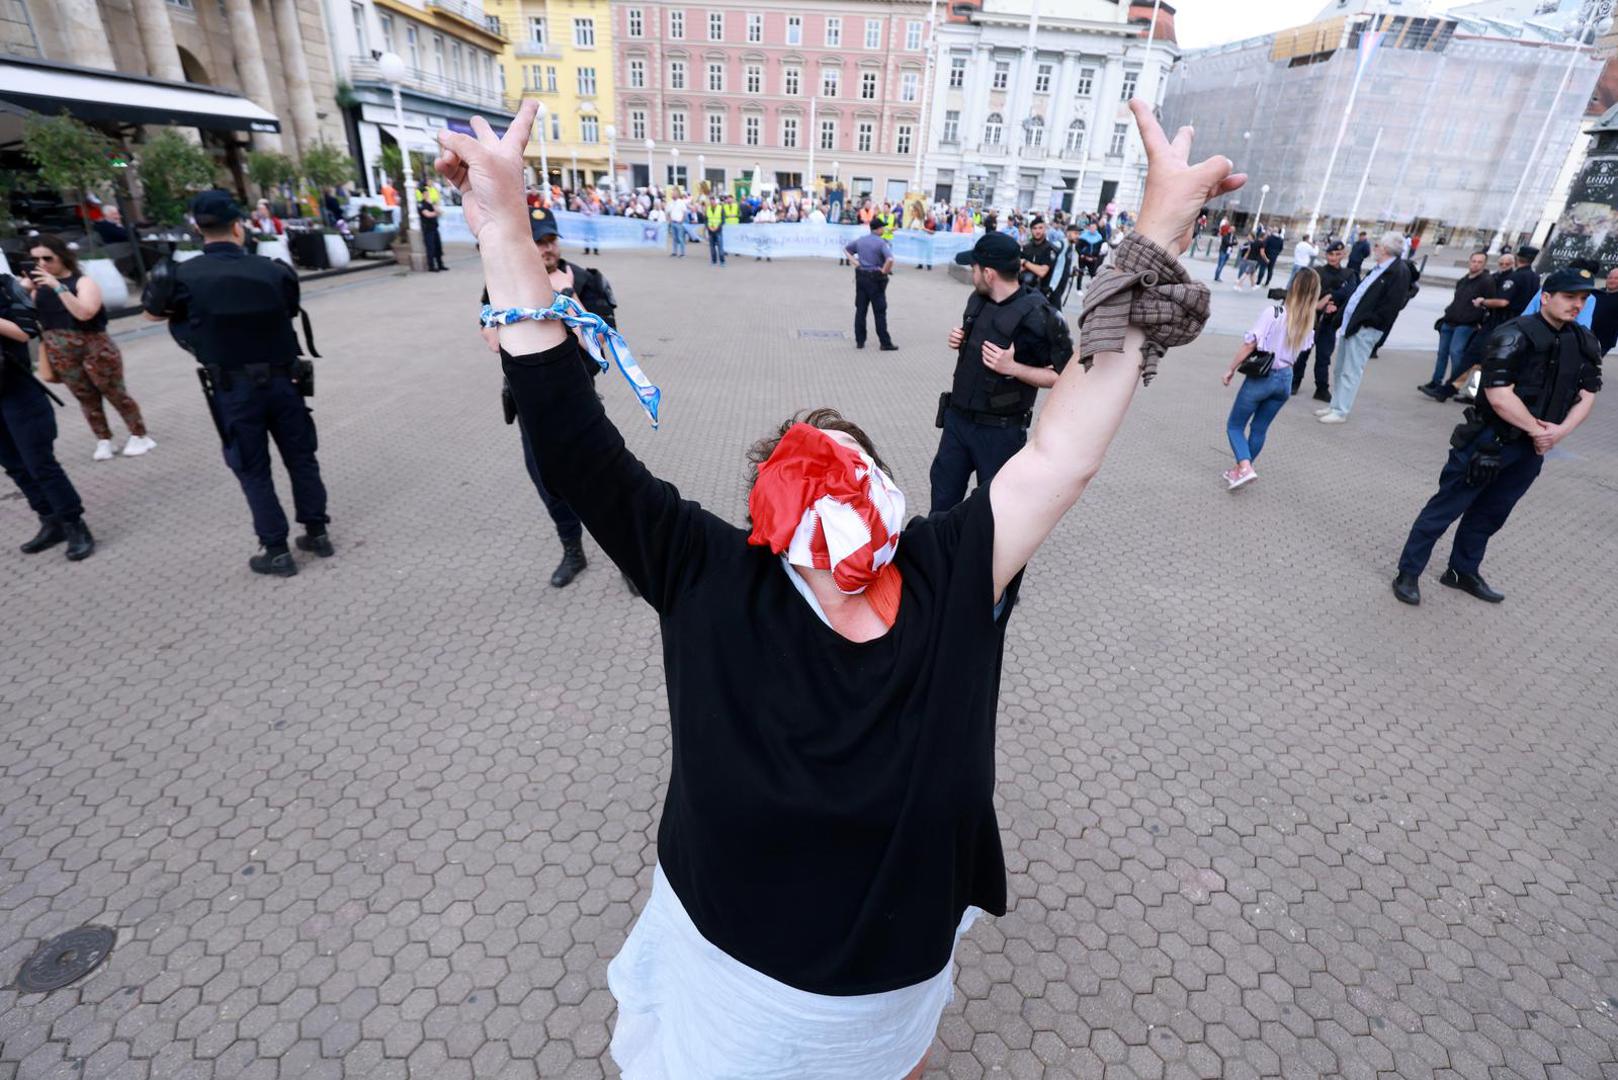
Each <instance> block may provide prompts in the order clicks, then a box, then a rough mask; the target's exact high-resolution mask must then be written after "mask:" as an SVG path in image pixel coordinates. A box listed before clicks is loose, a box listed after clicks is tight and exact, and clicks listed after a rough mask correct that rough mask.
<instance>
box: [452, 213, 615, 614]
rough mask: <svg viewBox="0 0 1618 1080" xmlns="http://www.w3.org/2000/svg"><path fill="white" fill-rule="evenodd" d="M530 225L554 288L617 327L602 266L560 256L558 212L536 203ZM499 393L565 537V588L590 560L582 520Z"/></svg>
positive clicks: (506, 395) (492, 334) (560, 570)
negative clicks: (546, 477)
mask: <svg viewBox="0 0 1618 1080" xmlns="http://www.w3.org/2000/svg"><path fill="white" fill-rule="evenodd" d="M528 225H529V230H530V232H531V233H532V234H533V237H534V243H535V244H536V245H537V246H538V247H539V257H540V260H541V261H542V262H544V264H545V271H546V273H548V274H549V275H550V279H551V288H552V289H553V290H554V291H555V292H556V294H557V295H558V296H571V297H573V298H574V299H575V300H577V301H578V302H579V304H580V305H581V306H583V308H584V309H585V310H586V311H588V312H590V314H592V315H599V316H601V318H602V320H603V321H605V322H606V324H607V325H608V326H611V327H613V328H614V329H617V327H618V320H617V316H616V312H617V307H618V303H617V299H616V298H615V297H614V296H613V293H612V286H611V285H610V284H608V282H607V279H606V278H605V277H603V276H602V275H601V273H600V271H598V270H593V269H590V268H589V267H584V266H579V265H577V264H574V263H570V262H568V261H567V260H566V259H564V258H562V253H561V232H560V230H559V229H558V227H557V223H556V215H554V214H552V213H551V212H550V211H548V210H545V209H544V208H542V207H536V208H534V209H533V210H530V211H529V222H528ZM488 302H489V291H488V290H487V289H485V290H484V291H483V303H485V304H487V303H488ZM483 336H484V340H485V341H486V342H488V345H489V348H490V349H492V350H493V351H495V352H499V351H500V339H499V336H498V331H496V330H493V329H487V328H486V329H484V331H483ZM579 357H580V359H581V360H582V361H583V363H584V369H585V370H586V371H588V372H589V373H590V377H591V378H592V379H593V378H595V377H596V376H597V375H599V374H601V368H600V366H599V365H598V364H596V362H595V361H594V360H591V359H590V358H589V356H587V355H586V354H585V353H584V352H583V351H582V350H581V351H580V353H579ZM501 399H502V404H503V405H504V407H505V415H506V423H508V424H510V423H516V424H517V430H518V432H519V433H520V434H521V435H522V456H523V463H524V464H525V465H526V466H527V467H528V478H529V479H530V480H532V481H533V482H534V490H535V491H537V492H539V501H540V502H542V503H543V504H544V505H545V511H546V513H548V514H550V516H551V521H552V523H553V524H555V526H556V536H557V539H559V540H561V542H562V561H561V562H560V563H558V564H557V566H556V569H555V571H554V572H552V574H551V585H552V586H553V587H554V588H558V589H561V588H565V587H567V586H568V585H570V584H572V583H573V579H574V578H576V577H578V576H579V574H580V573H582V572H583V570H584V568H585V567H586V566H588V565H589V562H588V560H587V559H586V558H585V557H584V524H583V523H582V522H581V521H579V515H578V514H576V513H574V511H573V508H572V507H571V506H569V505H568V504H567V502H566V501H565V500H563V499H561V498H559V497H558V496H556V495H552V494H551V493H550V491H549V490H548V489H547V488H546V487H545V483H544V481H543V480H541V479H540V478H539V462H538V461H536V460H535V459H534V444H533V443H532V442H531V441H530V440H529V438H528V430H527V429H526V428H524V427H523V426H522V423H521V422H520V421H519V420H518V418H517V404H516V401H515V400H513V398H512V396H511V391H510V389H509V388H506V387H502V388H501ZM625 580H626V581H627V580H628V579H627V578H626V579H625Z"/></svg>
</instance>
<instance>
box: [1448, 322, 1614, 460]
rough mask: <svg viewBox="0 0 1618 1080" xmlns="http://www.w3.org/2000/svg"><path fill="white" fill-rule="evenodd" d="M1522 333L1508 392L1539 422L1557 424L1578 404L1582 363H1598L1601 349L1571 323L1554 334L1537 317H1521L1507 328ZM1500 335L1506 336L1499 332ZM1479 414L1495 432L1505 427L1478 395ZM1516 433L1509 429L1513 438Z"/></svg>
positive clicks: (1484, 396) (1597, 343) (1577, 326)
mask: <svg viewBox="0 0 1618 1080" xmlns="http://www.w3.org/2000/svg"><path fill="white" fill-rule="evenodd" d="M1507 326H1508V327H1515V328H1516V329H1517V330H1519V331H1521V333H1522V336H1523V338H1524V340H1525V342H1526V344H1525V345H1524V346H1523V349H1524V355H1523V356H1522V358H1521V359H1520V361H1519V364H1518V368H1517V381H1516V382H1515V383H1514V384H1512V387H1511V389H1512V390H1513V391H1514V392H1515V393H1516V395H1517V396H1518V397H1519V398H1521V399H1522V402H1523V404H1524V405H1526V406H1528V411H1529V412H1530V413H1532V414H1533V415H1534V417H1535V418H1536V419H1538V420H1543V421H1545V422H1546V423H1550V424H1560V423H1561V422H1562V421H1563V420H1566V419H1567V414H1568V413H1569V412H1571V411H1572V410H1573V405H1574V403H1575V402H1576V401H1578V400H1579V374H1580V372H1581V371H1582V369H1583V367H1584V364H1585V361H1587V360H1589V361H1592V362H1595V363H1599V362H1600V360H1601V345H1600V343H1599V342H1598V341H1596V337H1595V335H1594V334H1592V333H1591V332H1590V331H1589V330H1587V329H1585V328H1584V327H1583V326H1580V325H1579V324H1578V323H1576V322H1570V323H1568V324H1567V325H1566V326H1565V327H1563V328H1562V330H1561V331H1557V330H1553V329H1552V328H1551V327H1550V325H1549V324H1547V323H1546V322H1545V320H1543V319H1541V318H1540V317H1539V316H1538V315H1523V316H1521V317H1520V318H1517V319H1514V320H1512V321H1511V322H1510V323H1508V324H1507ZM1502 332H1509V331H1507V330H1505V329H1504V328H1503V329H1502ZM1478 413H1479V415H1481V416H1482V417H1484V418H1485V419H1487V420H1489V421H1491V422H1493V423H1494V424H1495V426H1496V428H1503V426H1509V425H1506V422H1505V421H1504V420H1501V419H1499V415H1498V414H1497V413H1496V412H1495V411H1494V407H1493V406H1492V405H1490V404H1489V398H1488V395H1487V394H1479V395H1478ZM1516 432H1517V429H1516V428H1515V427H1512V428H1511V432H1510V433H1511V434H1513V435H1515V433H1516Z"/></svg>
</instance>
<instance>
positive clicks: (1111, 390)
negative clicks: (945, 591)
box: [989, 98, 1247, 598]
mask: <svg viewBox="0 0 1618 1080" xmlns="http://www.w3.org/2000/svg"><path fill="white" fill-rule="evenodd" d="M1129 107H1130V109H1131V110H1132V111H1133V112H1134V114H1135V123H1136V125H1137V126H1138V127H1139V128H1140V135H1141V141H1142V142H1143V143H1144V144H1145V146H1146V192H1145V195H1144V196H1143V197H1142V199H1141V210H1140V217H1139V219H1138V220H1137V223H1136V227H1135V231H1136V232H1137V233H1139V234H1140V235H1141V236H1143V237H1145V238H1146V239H1148V240H1150V241H1152V242H1153V243H1155V244H1156V245H1157V246H1159V247H1161V248H1163V249H1164V250H1166V251H1168V252H1169V253H1171V254H1173V255H1179V254H1181V253H1182V252H1184V251H1185V249H1186V247H1187V246H1188V245H1189V244H1190V242H1191V232H1192V228H1193V226H1194V225H1195V224H1196V220H1197V215H1198V214H1199V213H1201V211H1202V208H1203V207H1204V206H1206V205H1207V204H1208V200H1210V199H1213V198H1216V197H1217V196H1219V195H1221V194H1224V193H1225V192H1229V191H1235V190H1236V189H1237V188H1239V187H1241V186H1242V184H1243V183H1244V182H1245V181H1246V179H1247V178H1246V177H1245V176H1243V175H1240V174H1232V172H1231V163H1230V160H1229V159H1228V158H1223V157H1214V158H1209V159H1207V160H1206V161H1203V162H1200V163H1198V164H1196V165H1192V164H1191V163H1190V153H1191V129H1190V128H1189V127H1183V128H1181V129H1180V130H1179V133H1178V134H1176V135H1175V137H1174V141H1173V142H1170V141H1169V140H1168V139H1167V138H1166V137H1165V136H1164V134H1163V129H1162V128H1161V127H1160V126H1159V125H1158V123H1157V119H1156V118H1155V117H1154V116H1153V115H1152V111H1151V109H1150V107H1149V106H1147V104H1146V103H1145V102H1143V101H1141V100H1140V99H1139V98H1136V99H1134V100H1132V101H1131V102H1130V103H1129ZM1145 340H1146V339H1145V335H1144V334H1143V333H1142V332H1141V330H1140V329H1139V328H1137V327H1134V326H1131V327H1130V328H1129V330H1128V332H1127V334H1126V336H1125V339H1124V348H1123V351H1122V352H1114V353H1098V354H1097V355H1096V356H1095V358H1094V363H1093V364H1092V365H1091V367H1090V369H1089V370H1088V371H1086V370H1085V369H1084V366H1083V365H1081V364H1070V365H1068V368H1067V370H1066V371H1064V372H1063V373H1062V376H1061V378H1059V379H1058V380H1057V382H1056V387H1055V389H1054V390H1052V391H1051V396H1050V400H1049V401H1047V402H1046V403H1045V408H1044V409H1043V410H1042V411H1041V412H1040V414H1039V421H1038V422H1037V423H1036V424H1035V425H1034V430H1033V432H1032V433H1031V435H1030V437H1029V440H1028V445H1027V446H1025V447H1023V448H1022V449H1021V450H1020V451H1018V452H1017V454H1016V456H1015V457H1013V458H1012V459H1011V460H1010V461H1008V462H1007V463H1006V465H1005V467H1004V468H1002V469H1001V470H1000V472H999V473H998V474H997V475H996V476H995V478H994V482H993V483H991V484H990V485H989V501H990V504H991V506H992V507H993V509H994V595H995V597H996V598H998V597H999V596H1000V594H1001V593H1002V592H1004V591H1005V588H1006V586H1007V585H1009V584H1010V583H1011V579H1012V578H1014V577H1016V576H1017V573H1018V572H1019V571H1020V570H1022V568H1023V567H1024V566H1026V565H1027V563H1028V560H1029V559H1030V558H1032V557H1033V554H1034V552H1035V551H1036V550H1038V548H1039V545H1040V544H1042V543H1044V542H1045V538H1046V537H1047V536H1049V535H1050V533H1051V530H1052V529H1054V528H1055V527H1056V523H1057V522H1058V521H1060V520H1062V515H1063V514H1065V513H1067V511H1068V509H1069V508H1070V507H1071V506H1072V505H1073V504H1074V503H1075V502H1077V501H1078V499H1079V496H1080V495H1081V494H1083V493H1084V489H1085V487H1086V485H1088V484H1089V483H1090V480H1091V478H1093V477H1094V476H1095V474H1096V472H1097V470H1099V469H1100V468H1101V461H1102V458H1103V457H1105V455H1106V452H1107V447H1108V445H1110V444H1111V442H1112V439H1113V436H1114V435H1116V434H1117V433H1118V428H1119V427H1120V426H1121V425H1122V424H1123V421H1124V413H1125V412H1127V411H1128V409H1129V403H1130V400H1131V399H1132V398H1133V397H1134V396H1135V387H1136V385H1137V384H1138V382H1139V378H1140V366H1141V347H1142V345H1143V344H1144V343H1145Z"/></svg>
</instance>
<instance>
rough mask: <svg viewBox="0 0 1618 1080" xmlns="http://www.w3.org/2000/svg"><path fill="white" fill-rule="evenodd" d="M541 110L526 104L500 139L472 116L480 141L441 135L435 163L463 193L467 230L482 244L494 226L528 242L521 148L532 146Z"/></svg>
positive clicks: (447, 133) (453, 134)
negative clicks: (531, 139)
mask: <svg viewBox="0 0 1618 1080" xmlns="http://www.w3.org/2000/svg"><path fill="white" fill-rule="evenodd" d="M538 110H539V103H538V102H536V101H532V100H530V101H525V102H523V103H522V108H520V109H518V110H517V118H516V119H515V120H513V121H512V122H511V126H510V127H509V128H507V129H506V133H505V135H503V136H496V135H495V133H494V129H493V128H491V127H490V126H489V122H488V121H487V120H485V119H483V117H481V116H474V117H472V130H473V131H474V132H476V133H477V135H476V137H475V138H474V137H473V136H471V135H462V134H460V133H459V132H455V131H441V132H439V133H438V145H439V146H441V147H442V148H443V153H441V154H439V155H438V160H437V161H435V162H434V163H433V165H434V167H435V168H436V169H437V170H438V174H439V175H440V176H442V177H443V178H444V179H445V180H448V181H449V182H450V183H452V184H454V185H455V187H456V189H457V190H459V191H460V193H461V209H462V210H463V211H465V213H466V227H467V228H469V229H471V230H472V235H473V236H474V237H477V238H479V239H480V240H481V238H482V235H483V230H484V229H486V228H488V227H490V226H491V225H495V226H497V227H500V228H509V229H512V230H514V231H516V232H520V233H522V234H523V235H524V237H525V238H526V237H527V235H528V232H529V229H528V225H527V222H526V220H525V218H526V215H527V202H526V200H525V199H524V194H523V180H522V169H523V160H522V150H523V147H524V146H526V145H527V144H528V136H529V133H530V132H532V131H533V129H534V115H535V114H536V113H537V112H538Z"/></svg>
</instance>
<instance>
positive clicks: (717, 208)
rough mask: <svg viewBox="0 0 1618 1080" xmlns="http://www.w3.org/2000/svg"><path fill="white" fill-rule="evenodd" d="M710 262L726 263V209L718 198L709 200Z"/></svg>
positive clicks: (716, 264)
mask: <svg viewBox="0 0 1618 1080" xmlns="http://www.w3.org/2000/svg"><path fill="white" fill-rule="evenodd" d="M707 219H708V263H709V265H711V266H724V265H725V209H724V207H723V206H721V205H720V204H719V200H718V199H712V200H710V201H709V202H708V213H707Z"/></svg>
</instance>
